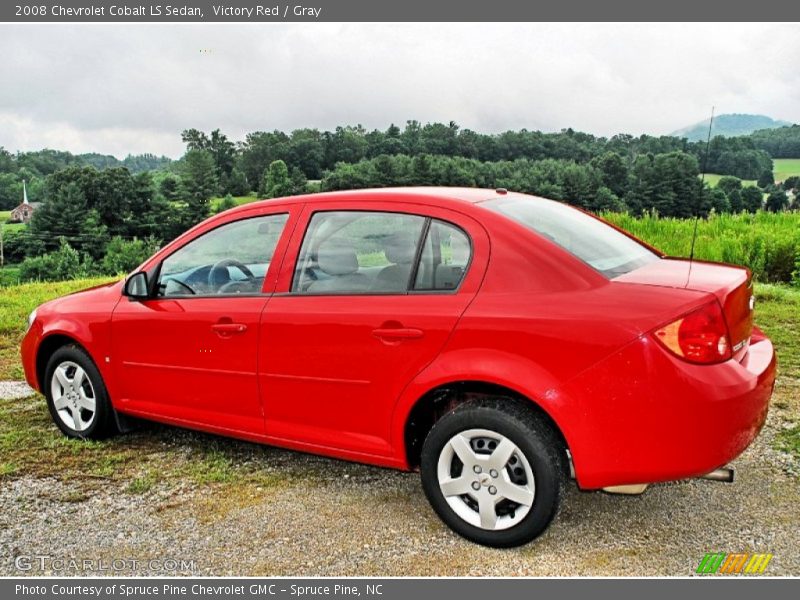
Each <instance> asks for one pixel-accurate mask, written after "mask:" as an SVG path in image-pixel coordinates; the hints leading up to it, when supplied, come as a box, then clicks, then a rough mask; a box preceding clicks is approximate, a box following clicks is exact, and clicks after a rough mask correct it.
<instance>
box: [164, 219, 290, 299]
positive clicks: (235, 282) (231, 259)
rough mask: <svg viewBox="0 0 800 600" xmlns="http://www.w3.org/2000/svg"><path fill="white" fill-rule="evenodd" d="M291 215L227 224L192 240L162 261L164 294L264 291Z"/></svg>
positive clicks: (206, 294) (182, 294) (248, 292)
mask: <svg viewBox="0 0 800 600" xmlns="http://www.w3.org/2000/svg"><path fill="white" fill-rule="evenodd" d="M288 218H289V215H287V214H279V215H269V216H264V217H254V218H250V219H243V220H241V221H234V222H233V223H227V224H225V225H222V226H220V227H217V228H216V229H212V230H211V231H209V232H208V233H205V234H203V235H201V236H200V237H198V238H196V239H194V240H192V241H191V242H189V243H188V244H186V245H185V246H183V247H182V248H180V249H179V250H177V251H176V252H174V253H173V254H171V255H170V256H169V257H167V258H166V259H165V260H164V262H163V263H162V265H161V269H160V273H159V277H158V289H157V294H158V295H159V296H208V295H217V294H223V295H233V294H257V293H259V292H261V288H262V286H263V284H264V278H265V277H266V274H267V270H268V269H269V265H270V262H271V261H272V254H273V253H274V252H275V247H276V246H277V245H278V239H279V238H280V236H281V232H282V231H283V228H284V226H285V225H286V221H287V220H288Z"/></svg>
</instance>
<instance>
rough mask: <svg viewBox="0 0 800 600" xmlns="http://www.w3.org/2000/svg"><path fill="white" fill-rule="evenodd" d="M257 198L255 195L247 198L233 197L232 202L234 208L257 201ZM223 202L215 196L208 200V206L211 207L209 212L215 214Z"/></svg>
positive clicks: (221, 198) (219, 197)
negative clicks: (234, 205)
mask: <svg viewBox="0 0 800 600" xmlns="http://www.w3.org/2000/svg"><path fill="white" fill-rule="evenodd" d="M258 199H259V198H258V196H257V195H256V194H255V193H251V194H249V195H247V196H234V197H233V201H234V203H235V204H236V206H240V205H242V204H247V203H249V202H255V201H256V200H258ZM223 200H225V199H224V198H223V197H222V196H216V197H214V198H211V200H209V204H210V205H211V212H217V209H218V208H219V205H220V204H222V202H223Z"/></svg>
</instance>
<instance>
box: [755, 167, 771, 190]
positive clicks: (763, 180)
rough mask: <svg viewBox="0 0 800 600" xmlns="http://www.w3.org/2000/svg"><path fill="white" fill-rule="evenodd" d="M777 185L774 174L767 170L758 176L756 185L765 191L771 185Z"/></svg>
mask: <svg viewBox="0 0 800 600" xmlns="http://www.w3.org/2000/svg"><path fill="white" fill-rule="evenodd" d="M774 184H775V176H774V175H773V174H772V171H769V170H765V171H762V172H761V175H759V176H758V181H757V182H756V185H757V186H758V187H760V188H761V189H764V188H766V187H768V186H770V185H774Z"/></svg>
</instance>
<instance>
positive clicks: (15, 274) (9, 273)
mask: <svg viewBox="0 0 800 600" xmlns="http://www.w3.org/2000/svg"><path fill="white" fill-rule="evenodd" d="M18 284H19V265H4V266H3V268H1V269H0V288H2V287H6V286H9V285H18Z"/></svg>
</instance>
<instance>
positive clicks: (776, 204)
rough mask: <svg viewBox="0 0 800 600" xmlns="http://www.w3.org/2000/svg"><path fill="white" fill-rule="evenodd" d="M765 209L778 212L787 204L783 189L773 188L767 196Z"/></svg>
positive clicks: (787, 200) (787, 199)
mask: <svg viewBox="0 0 800 600" xmlns="http://www.w3.org/2000/svg"><path fill="white" fill-rule="evenodd" d="M766 206H767V210H768V211H770V212H780V211H782V210H785V209H786V207H787V206H789V198H787V197H786V192H784V191H783V190H775V191H774V192H772V193H771V194H770V195H769V196H767V204H766Z"/></svg>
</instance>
